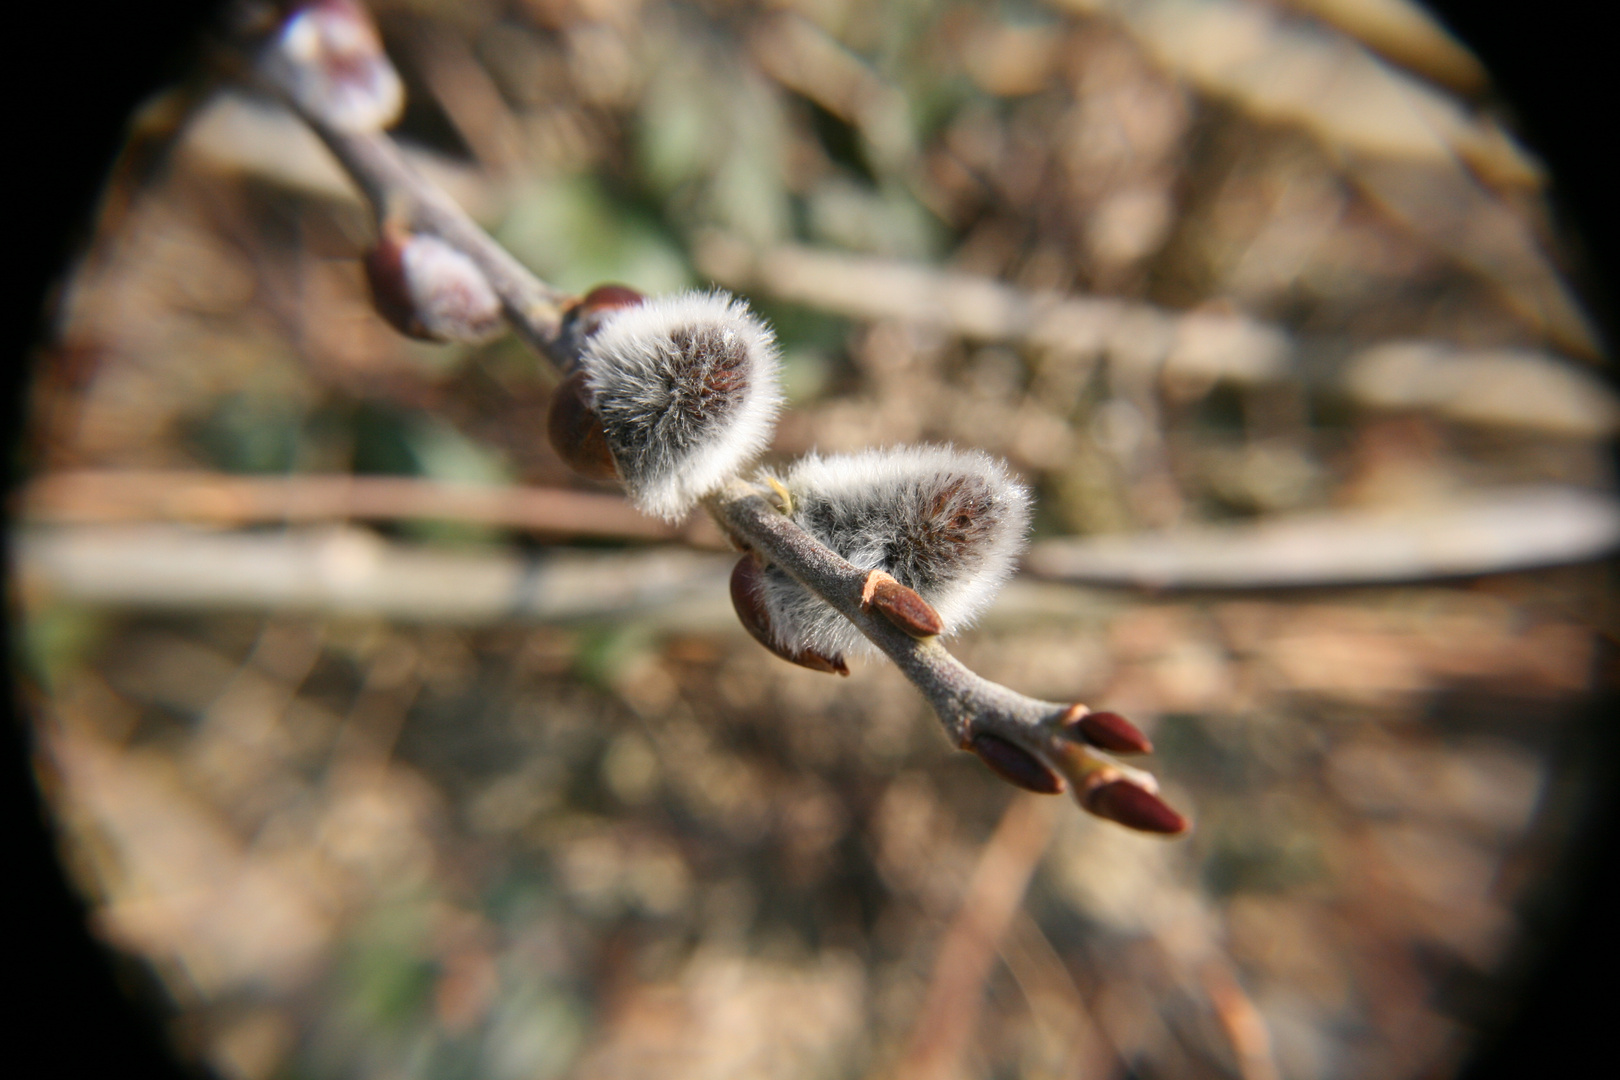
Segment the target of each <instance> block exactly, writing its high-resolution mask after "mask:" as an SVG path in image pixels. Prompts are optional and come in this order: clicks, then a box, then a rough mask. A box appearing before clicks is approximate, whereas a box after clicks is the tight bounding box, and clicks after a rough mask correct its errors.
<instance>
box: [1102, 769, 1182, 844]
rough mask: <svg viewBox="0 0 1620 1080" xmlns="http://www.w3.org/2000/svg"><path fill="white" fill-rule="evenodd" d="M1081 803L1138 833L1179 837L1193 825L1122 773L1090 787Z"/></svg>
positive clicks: (1167, 804)
mask: <svg viewBox="0 0 1620 1080" xmlns="http://www.w3.org/2000/svg"><path fill="white" fill-rule="evenodd" d="M1080 805H1081V806H1082V807H1084V808H1085V809H1086V810H1087V811H1089V812H1090V813H1093V814H1096V815H1097V816H1098V817H1100V818H1106V819H1108V820H1109V821H1112V822H1116V823H1118V824H1120V825H1123V826H1125V827H1126V828H1127V829H1136V830H1137V831H1138V832H1150V833H1159V834H1161V835H1164V836H1179V835H1180V834H1182V833H1184V832H1186V831H1187V829H1188V828H1189V827H1190V823H1189V822H1188V821H1187V819H1186V818H1185V817H1183V816H1181V814H1179V813H1177V812H1176V811H1175V810H1174V809H1173V808H1172V807H1171V806H1170V804H1169V803H1167V802H1165V801H1164V800H1163V799H1161V798H1159V797H1158V796H1157V795H1155V794H1154V793H1153V792H1151V791H1149V790H1147V789H1146V788H1144V787H1142V786H1141V785H1139V784H1137V783H1135V782H1134V781H1131V780H1129V779H1127V778H1125V777H1123V776H1115V778H1114V779H1111V780H1103V781H1102V782H1101V783H1098V784H1095V785H1093V786H1091V787H1089V788H1087V789H1086V791H1085V792H1084V793H1083V794H1082V795H1081V797H1080Z"/></svg>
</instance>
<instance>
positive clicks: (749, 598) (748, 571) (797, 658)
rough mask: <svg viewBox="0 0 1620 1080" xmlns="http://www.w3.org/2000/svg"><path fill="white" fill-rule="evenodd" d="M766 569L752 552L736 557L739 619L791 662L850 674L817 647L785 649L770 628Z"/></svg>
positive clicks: (835, 658)
mask: <svg viewBox="0 0 1620 1080" xmlns="http://www.w3.org/2000/svg"><path fill="white" fill-rule="evenodd" d="M764 576H765V571H764V570H763V569H761V568H760V565H759V561H758V560H756V559H755V558H754V557H753V556H752V555H744V556H743V557H742V558H741V559H738V560H737V565H736V566H735V567H734V568H733V569H732V571H731V606H732V607H733V608H735V609H736V610H737V621H739V622H741V623H742V624H743V629H745V630H747V631H748V632H749V634H751V635H753V638H754V640H755V641H757V642H759V643H760V644H761V645H763V646H765V647H766V648H767V649H769V650H770V651H771V652H773V653H775V654H776V655H777V656H780V657H781V658H782V659H783V660H786V661H787V662H788V663H790V664H798V665H799V666H800V667H807V668H809V669H810V670H812V671H825V672H827V673H828V674H829V675H831V674H838V675H848V674H849V666H848V665H847V664H845V663H844V658H843V657H842V656H839V655H836V654H835V655H833V656H823V655H822V654H821V653H818V652H816V651H815V650H814V649H808V648H807V649H803V650H800V651H798V652H794V651H791V650H789V649H786V648H784V647H783V646H782V645H781V644H780V643H779V642H778V641H777V640H776V634H775V632H774V631H773V630H772V629H771V618H770V614H769V613H768V612H767V611H766V610H765V599H764V590H763V579H764Z"/></svg>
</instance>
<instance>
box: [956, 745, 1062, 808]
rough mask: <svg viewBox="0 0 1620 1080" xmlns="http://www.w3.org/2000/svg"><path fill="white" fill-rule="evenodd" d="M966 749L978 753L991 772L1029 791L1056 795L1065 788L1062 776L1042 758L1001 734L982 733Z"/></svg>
mask: <svg viewBox="0 0 1620 1080" xmlns="http://www.w3.org/2000/svg"><path fill="white" fill-rule="evenodd" d="M967 748H968V749H969V750H971V751H973V752H974V753H975V754H978V755H979V760H980V761H982V762H984V763H985V764H986V765H988V766H989V767H990V771H991V772H993V773H995V774H996V775H997V776H999V777H1001V778H1002V779H1003V780H1005V781H1007V782H1008V783H1009V784H1016V785H1018V786H1019V787H1021V788H1024V789H1025V790H1027V791H1033V792H1036V793H1038V794H1041V795H1056V794H1057V793H1058V792H1060V791H1062V790H1063V788H1064V786H1065V785H1064V783H1063V777H1061V776H1059V775H1058V774H1057V773H1055V772H1053V771H1052V770H1051V769H1049V768H1047V766H1046V763H1045V762H1043V761H1041V759H1040V758H1038V757H1036V756H1035V755H1034V754H1032V753H1030V752H1029V751H1028V750H1025V749H1024V748H1023V747H1022V746H1019V745H1017V744H1016V743H1012V742H1008V741H1007V740H1006V739H1003V738H1002V737H1001V736H999V735H991V734H989V733H987V732H980V733H979V734H977V735H975V736H973V737H972V738H971V739H969V740H968V745H967Z"/></svg>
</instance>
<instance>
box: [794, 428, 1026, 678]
mask: <svg viewBox="0 0 1620 1080" xmlns="http://www.w3.org/2000/svg"><path fill="white" fill-rule="evenodd" d="M776 479H777V480H778V482H780V483H781V484H782V485H783V486H784V487H785V488H787V490H788V491H789V493H790V494H791V495H792V498H793V510H792V515H791V516H792V518H793V520H794V521H795V522H796V523H797V524H798V525H799V526H800V527H801V528H803V529H804V530H805V531H806V532H808V533H810V534H811V535H812V536H814V537H815V538H816V539H818V540H820V541H821V542H822V543H823V544H826V545H827V546H828V547H830V548H832V549H833V550H834V551H836V552H837V553H838V554H840V555H842V556H843V557H844V558H846V559H848V560H849V561H850V562H852V563H854V564H855V565H856V566H858V567H860V568H861V569H862V570H884V571H887V572H888V573H890V574H892V575H893V576H894V577H895V578H896V579H897V580H898V581H900V583H901V584H903V585H906V586H909V587H910V588H912V589H915V590H916V591H917V592H918V593H919V594H920V595H921V596H922V598H923V599H925V600H927V601H928V602H929V603H930V604H932V605H933V606H934V610H935V611H937V612H938V613H939V617H940V621H941V622H942V623H943V624H944V626H945V633H946V634H953V633H956V632H957V631H959V630H962V629H963V628H964V627H966V626H968V625H970V624H971V623H972V622H973V620H974V619H976V618H978V616H979V615H981V614H982V613H983V612H984V610H985V608H987V607H989V605H990V601H991V600H993V599H994V598H995V595H996V593H997V591H999V590H1000V588H1001V586H1002V585H1003V584H1004V583H1005V582H1006V580H1007V578H1008V577H1010V576H1011V575H1012V572H1013V569H1014V568H1015V566H1016V564H1017V561H1018V556H1019V555H1020V554H1021V553H1022V552H1023V549H1024V543H1025V539H1026V535H1027V533H1028V531H1029V517H1030V495H1029V490H1028V489H1027V488H1025V487H1024V485H1023V484H1021V483H1019V482H1018V481H1017V480H1015V479H1013V478H1012V476H1011V475H1009V473H1008V471H1007V467H1006V465H1005V464H1004V463H1002V462H1001V461H999V460H997V459H996V458H993V457H991V456H990V455H989V454H986V453H983V452H981V451H977V450H956V449H954V448H951V447H947V446H910V447H897V448H894V449H888V450H868V451H865V452H863V453H859V454H841V455H833V456H829V457H820V456H817V455H814V454H812V455H810V456H809V457H807V458H804V459H803V460H801V461H799V462H798V463H797V464H796V465H794V466H793V467H792V468H791V469H789V470H788V472H787V473H786V474H785V475H781V476H777V477H776ZM763 581H764V600H765V606H766V610H767V612H768V614H769V617H770V623H771V627H772V629H773V631H774V632H775V633H776V635H777V638H778V641H779V643H780V644H782V645H783V646H784V647H786V648H787V649H788V650H790V651H798V650H800V649H803V648H805V647H809V648H811V649H813V650H815V651H816V652H818V653H820V654H822V655H823V656H835V655H838V654H842V653H871V652H872V651H874V648H875V647H874V646H873V645H872V644H871V642H869V641H867V639H866V638H865V637H864V636H863V635H862V634H861V632H860V631H859V630H857V629H855V627H854V626H853V625H852V624H851V623H850V622H849V620H847V619H845V618H844V617H843V616H842V615H840V614H838V612H836V611H834V610H833V609H832V608H831V607H829V606H828V605H827V603H826V602H825V601H823V600H821V599H820V598H818V597H816V596H814V595H812V594H811V593H810V592H809V591H808V590H806V589H805V588H804V587H803V586H802V585H800V584H799V583H798V582H796V581H794V580H793V579H792V578H790V577H788V576H787V574H785V573H783V572H782V571H781V570H780V569H778V568H776V567H771V568H769V569H767V570H766V571H765V574H764V577H763Z"/></svg>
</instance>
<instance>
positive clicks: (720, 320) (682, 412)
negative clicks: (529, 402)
mask: <svg viewBox="0 0 1620 1080" xmlns="http://www.w3.org/2000/svg"><path fill="white" fill-rule="evenodd" d="M777 366H778V359H777V348H776V337H775V335H774V334H772V333H771V330H770V328H769V327H767V326H766V325H765V324H764V323H763V322H761V321H760V319H759V318H757V317H756V316H755V315H754V314H753V313H752V312H750V311H749V310H748V305H746V304H744V303H743V302H742V301H741V300H735V299H733V298H732V297H731V296H729V295H728V294H726V293H724V292H720V291H718V290H716V291H714V292H685V293H679V294H676V295H673V296H662V297H653V298H651V299H648V300H647V301H645V302H644V303H640V304H635V305H630V306H625V307H621V308H618V309H616V310H613V311H611V312H609V313H607V314H606V316H605V317H604V318H603V320H602V324H601V326H600V328H598V329H597V330H596V331H595V332H594V333H593V334H591V336H590V338H589V340H588V342H587V343H586V345H585V348H584V351H583V352H582V354H581V356H580V369H581V370H582V371H583V372H584V373H585V383H586V388H587V389H588V391H589V394H590V399H591V400H590V406H591V409H592V410H593V411H594V412H595V413H596V415H597V416H598V417H600V418H601V422H602V427H603V430H604V433H605V436H606V439H607V444H608V448H609V449H610V450H611V451H612V454H613V461H614V464H615V465H616V466H617V469H618V474H619V479H620V480H621V481H622V482H623V484H624V487H625V490H626V491H627V492H628V493H629V495H630V498H631V500H632V501H633V502H635V504H636V505H637V506H638V507H640V508H641V509H642V510H644V511H646V512H647V513H649V514H656V515H658V516H659V517H662V518H665V519H667V520H670V521H674V520H678V519H679V518H680V517H681V516H682V515H684V514H685V513H686V512H687V511H688V510H690V509H691V508H692V507H693V506H694V505H696V503H697V501H698V500H699V499H701V498H702V497H703V496H704V495H707V494H708V493H709V492H711V491H713V490H715V489H716V488H718V487H720V486H721V485H722V484H724V483H725V482H726V481H727V480H729V479H731V478H732V477H733V476H735V475H737V474H738V473H739V472H741V471H742V470H743V469H744V468H745V467H747V466H748V465H749V464H750V463H751V462H752V461H753V460H754V459H755V458H756V457H758V456H759V454H760V453H761V452H762V451H763V450H764V449H765V446H766V444H767V443H768V442H769V441H770V438H771V433H772V432H773V431H774V430H775V427H776V414H777V411H778V410H779V409H780V408H781V403H782V397H781V392H780V391H779V390H778V389H777Z"/></svg>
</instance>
